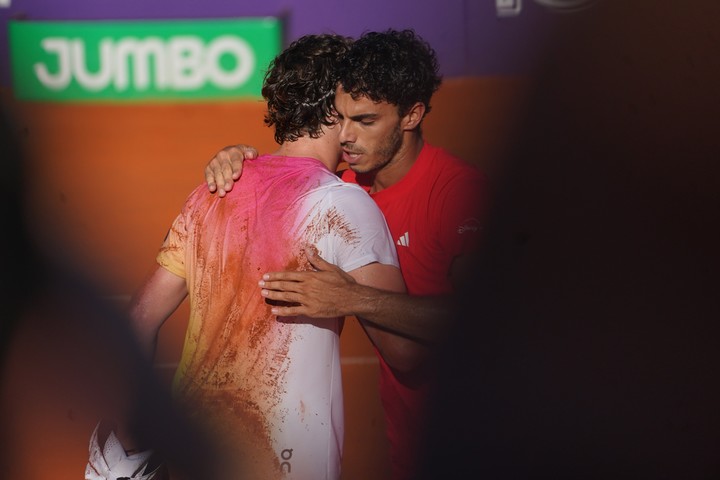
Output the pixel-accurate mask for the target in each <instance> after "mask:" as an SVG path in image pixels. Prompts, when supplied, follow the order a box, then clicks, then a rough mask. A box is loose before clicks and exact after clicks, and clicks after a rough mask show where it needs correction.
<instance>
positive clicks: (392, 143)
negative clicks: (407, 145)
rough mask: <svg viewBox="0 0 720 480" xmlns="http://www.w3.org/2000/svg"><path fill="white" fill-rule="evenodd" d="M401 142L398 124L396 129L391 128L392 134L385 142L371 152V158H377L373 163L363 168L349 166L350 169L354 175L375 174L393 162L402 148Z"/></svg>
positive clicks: (400, 130)
mask: <svg viewBox="0 0 720 480" xmlns="http://www.w3.org/2000/svg"><path fill="white" fill-rule="evenodd" d="M402 140H403V138H402V129H401V128H400V125H399V124H398V125H397V127H396V128H393V130H392V132H390V134H389V135H388V136H387V137H385V141H384V142H383V143H382V144H381V145H380V146H379V147H378V149H377V150H375V152H373V156H374V157H376V158H377V160H376V161H375V162H374V163H372V164H371V165H368V166H366V167H364V168H363V167H361V166H360V165H351V166H350V169H351V170H353V171H354V172H355V173H373V172H374V173H377V172H378V171H380V170H382V169H383V168H385V167H386V166H388V165H389V164H390V163H392V162H393V160H394V159H395V156H396V155H397V153H398V152H399V151H400V148H401V147H402Z"/></svg>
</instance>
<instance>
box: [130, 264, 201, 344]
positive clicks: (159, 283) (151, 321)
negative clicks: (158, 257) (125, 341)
mask: <svg viewBox="0 0 720 480" xmlns="http://www.w3.org/2000/svg"><path fill="white" fill-rule="evenodd" d="M185 297H187V286H186V284H185V279H184V278H182V277H179V276H177V275H175V274H174V273H171V272H170V271H169V270H166V269H165V268H163V267H161V266H160V265H157V266H156V267H155V268H154V269H153V270H152V271H151V272H150V274H149V275H148V276H147V277H146V279H145V281H144V282H143V284H142V285H141V286H140V288H139V289H138V290H137V292H136V293H135V295H133V297H132V299H131V301H130V312H129V313H130V321H131V324H132V327H133V330H134V331H135V334H136V336H137V338H138V341H139V343H140V346H141V348H142V349H143V351H145V352H146V353H147V355H148V357H149V358H152V356H153V355H154V353H155V345H156V343H157V335H158V331H159V330H160V327H161V326H162V324H163V323H164V322H165V320H167V319H168V317H169V316H170V315H171V314H172V313H173V312H174V311H175V310H176V309H177V307H178V306H179V305H180V303H181V302H182V301H183V300H184V299H185Z"/></svg>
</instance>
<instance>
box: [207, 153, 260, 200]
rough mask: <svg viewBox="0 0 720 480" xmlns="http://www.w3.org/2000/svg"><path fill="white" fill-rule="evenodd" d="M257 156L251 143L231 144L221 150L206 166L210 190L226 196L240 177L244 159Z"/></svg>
mask: <svg viewBox="0 0 720 480" xmlns="http://www.w3.org/2000/svg"><path fill="white" fill-rule="evenodd" d="M257 156H258V152H257V150H256V149H255V148H253V147H251V146H249V145H231V146H229V147H225V148H223V149H222V150H220V151H219V152H218V153H216V154H215V156H214V157H213V158H212V159H211V160H210V161H209V162H208V164H207V166H206V167H205V181H206V182H207V186H208V190H210V192H211V193H215V192H217V194H218V195H219V196H221V197H224V196H225V194H226V193H227V192H229V191H230V190H232V188H233V184H234V183H235V182H236V181H237V180H238V179H239V178H240V174H241V173H242V167H243V161H244V160H245V159H251V158H257Z"/></svg>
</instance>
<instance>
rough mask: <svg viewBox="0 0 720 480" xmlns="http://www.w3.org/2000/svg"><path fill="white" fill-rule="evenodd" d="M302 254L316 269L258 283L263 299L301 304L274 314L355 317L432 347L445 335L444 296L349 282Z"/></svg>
mask: <svg viewBox="0 0 720 480" xmlns="http://www.w3.org/2000/svg"><path fill="white" fill-rule="evenodd" d="M306 253H307V255H308V259H309V260H310V262H311V263H312V265H313V266H314V267H315V268H316V269H317V271H315V272H274V273H268V274H265V275H264V276H263V280H261V281H260V287H261V288H262V290H261V294H262V295H263V296H264V297H266V298H268V299H271V300H282V301H286V302H294V303H299V304H300V305H298V306H291V307H274V308H273V310H272V312H273V313H274V314H276V315H281V316H291V315H306V316H309V317H316V318H328V317H336V316H344V315H355V316H357V317H359V318H361V319H362V320H363V321H364V322H365V324H366V325H367V324H371V325H372V326H374V327H375V328H378V329H381V330H385V331H388V332H393V333H395V334H397V335H398V336H402V337H406V338H407V339H411V340H415V341H416V342H419V343H422V344H434V343H437V342H438V341H439V340H441V339H442V338H443V337H444V335H445V334H446V330H447V328H448V327H447V321H446V320H447V312H448V311H449V310H450V305H451V303H450V300H451V298H450V297H449V296H448V297H445V296H423V297H420V296H412V295H407V294H405V293H399V291H398V290H392V289H389V288H382V287H378V286H376V285H373V284H372V283H370V282H367V281H361V280H358V279H356V278H354V277H353V276H352V275H350V274H348V273H345V272H343V271H342V270H341V269H340V268H338V267H337V266H335V265H332V264H330V263H328V262H326V261H325V260H323V259H322V258H320V257H319V256H317V255H315V254H314V253H313V252H311V251H307V252H306Z"/></svg>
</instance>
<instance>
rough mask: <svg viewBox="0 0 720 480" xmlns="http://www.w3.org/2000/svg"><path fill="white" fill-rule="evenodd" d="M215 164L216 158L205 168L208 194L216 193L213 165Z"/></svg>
mask: <svg viewBox="0 0 720 480" xmlns="http://www.w3.org/2000/svg"><path fill="white" fill-rule="evenodd" d="M215 162H216V158H215V157H213V159H212V160H210V163H208V164H207V166H206V167H205V183H207V186H208V190H210V192H215V191H217V185H218V184H217V181H216V180H215V170H214V168H215V167H214V166H213V164H214V163H215Z"/></svg>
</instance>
